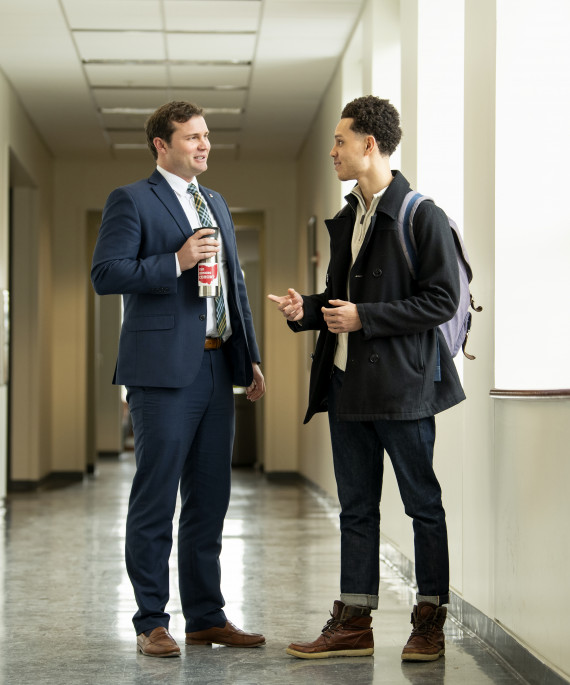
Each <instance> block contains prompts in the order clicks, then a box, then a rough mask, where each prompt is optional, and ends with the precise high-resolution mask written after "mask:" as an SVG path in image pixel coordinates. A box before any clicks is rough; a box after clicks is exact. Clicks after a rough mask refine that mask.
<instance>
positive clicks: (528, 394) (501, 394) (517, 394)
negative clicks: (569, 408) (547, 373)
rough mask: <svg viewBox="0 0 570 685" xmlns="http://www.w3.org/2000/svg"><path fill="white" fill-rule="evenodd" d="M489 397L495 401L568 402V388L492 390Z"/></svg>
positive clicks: (569, 392) (569, 390)
mask: <svg viewBox="0 0 570 685" xmlns="http://www.w3.org/2000/svg"><path fill="white" fill-rule="evenodd" d="M489 395H490V396H491V398H492V399H495V400H506V399H510V400H512V399H515V400H568V399H570V388H562V389H559V390H501V389H498V388H492V389H491V390H490V391H489Z"/></svg>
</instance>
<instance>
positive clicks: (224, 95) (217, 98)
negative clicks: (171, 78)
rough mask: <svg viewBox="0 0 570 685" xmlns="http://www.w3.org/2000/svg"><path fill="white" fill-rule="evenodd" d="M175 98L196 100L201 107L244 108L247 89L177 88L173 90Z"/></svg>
mask: <svg viewBox="0 0 570 685" xmlns="http://www.w3.org/2000/svg"><path fill="white" fill-rule="evenodd" d="M170 93H171V97H172V99H173V100H186V101H188V102H195V103H197V104H198V105H199V106H200V107H231V108H235V107H239V108H243V106H244V104H245V99H246V95H247V91H244V90H221V91H217V90H194V89H191V90H190V89H175V88H173V89H172V90H171V91H170Z"/></svg>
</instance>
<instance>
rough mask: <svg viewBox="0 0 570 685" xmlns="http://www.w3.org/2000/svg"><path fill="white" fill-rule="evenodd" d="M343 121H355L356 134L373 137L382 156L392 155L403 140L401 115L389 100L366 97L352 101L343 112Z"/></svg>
mask: <svg viewBox="0 0 570 685" xmlns="http://www.w3.org/2000/svg"><path fill="white" fill-rule="evenodd" d="M341 119H353V122H352V124H351V126H350V128H351V130H352V131H354V132H355V133H361V134H363V135H365V136H373V137H374V139H375V140H376V144H377V145H378V149H379V150H380V154H382V155H388V156H390V155H392V154H393V153H394V152H395V150H396V148H397V147H398V145H399V143H400V140H401V138H402V129H401V128H400V115H399V114H398V110H397V109H396V108H395V107H394V105H392V104H391V103H390V102H389V101H388V100H381V99H380V98H378V97H376V96H375V95H364V96H363V97H360V98H356V100H352V102H349V103H348V105H346V106H345V108H344V109H343V110H342V114H341Z"/></svg>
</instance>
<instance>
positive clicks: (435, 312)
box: [357, 202, 460, 339]
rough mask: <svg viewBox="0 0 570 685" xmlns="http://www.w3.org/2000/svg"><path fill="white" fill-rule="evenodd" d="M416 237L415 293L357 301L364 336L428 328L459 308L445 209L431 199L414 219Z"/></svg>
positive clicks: (457, 275) (416, 331) (367, 337)
mask: <svg viewBox="0 0 570 685" xmlns="http://www.w3.org/2000/svg"><path fill="white" fill-rule="evenodd" d="M414 236H415V238H416V245H417V252H418V274H417V281H416V292H415V293H414V294H413V295H412V296H411V297H408V298H406V299H401V300H395V301H392V302H371V303H361V304H358V305H357V308H358V314H359V316H360V321H361V323H362V329H363V335H364V338H365V339H370V338H377V337H387V336H397V335H409V334H412V333H418V332H421V331H424V330H429V329H431V328H435V327H436V326H439V325H440V324H442V323H445V322H446V321H449V319H451V317H452V316H453V315H454V314H455V312H456V311H457V307H458V305H459V292H460V291H459V268H458V266H457V258H456V255H455V245H454V240H453V235H452V232H451V228H450V226H449V222H448V219H447V216H446V215H445V212H444V211H443V210H442V209H440V208H439V207H437V206H436V205H435V204H433V203H432V202H422V204H421V205H420V206H419V208H418V211H417V212H416V216H415V218H414ZM410 278H411V276H410Z"/></svg>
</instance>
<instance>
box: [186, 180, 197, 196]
mask: <svg viewBox="0 0 570 685" xmlns="http://www.w3.org/2000/svg"><path fill="white" fill-rule="evenodd" d="M188 192H189V193H190V195H193V196H194V197H196V195H198V194H199V192H200V191H199V190H198V186H197V185H195V184H194V183H189V184H188Z"/></svg>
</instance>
